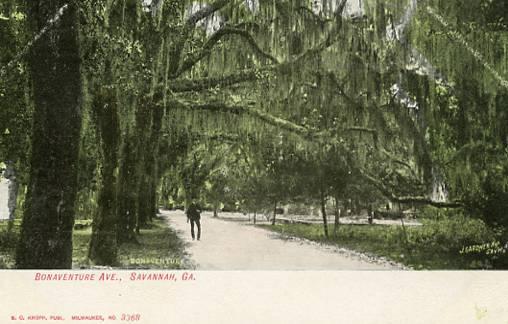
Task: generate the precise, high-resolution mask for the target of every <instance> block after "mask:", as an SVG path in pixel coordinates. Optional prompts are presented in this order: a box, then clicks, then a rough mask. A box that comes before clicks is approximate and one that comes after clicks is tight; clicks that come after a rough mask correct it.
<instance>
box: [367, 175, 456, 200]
mask: <svg viewBox="0 0 508 324" xmlns="http://www.w3.org/2000/svg"><path fill="white" fill-rule="evenodd" d="M359 173H360V175H361V176H362V177H363V178H364V179H365V180H367V181H368V182H370V183H371V184H372V185H373V186H374V187H376V188H377V189H378V190H379V191H380V192H381V193H382V194H383V195H384V196H385V197H386V198H388V199H390V200H391V201H392V202H396V203H401V204H420V205H430V206H434V207H437V208H461V207H464V205H463V203H462V202H460V201H450V202H446V201H435V200H432V199H430V198H428V197H424V196H396V195H395V194H394V193H393V192H392V191H391V190H389V189H388V188H386V186H385V185H384V184H383V183H382V182H381V181H379V180H377V179H375V178H374V177H372V176H370V175H368V174H367V173H365V172H364V171H363V170H359Z"/></svg>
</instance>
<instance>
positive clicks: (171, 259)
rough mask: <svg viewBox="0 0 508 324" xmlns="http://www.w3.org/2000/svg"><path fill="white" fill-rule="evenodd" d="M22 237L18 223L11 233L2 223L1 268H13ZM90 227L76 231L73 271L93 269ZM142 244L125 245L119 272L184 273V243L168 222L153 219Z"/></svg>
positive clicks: (143, 235) (119, 253) (142, 235)
mask: <svg viewBox="0 0 508 324" xmlns="http://www.w3.org/2000/svg"><path fill="white" fill-rule="evenodd" d="M76 224H80V225H84V226H86V225H88V224H90V221H86V220H80V221H76ZM18 233H19V222H18V223H17V224H16V225H15V227H14V229H13V230H12V231H11V232H10V233H8V232H7V223H5V224H4V223H0V268H4V269H5V268H7V269H9V268H13V267H14V253H15V248H16V241H17V238H18ZM90 236H91V227H89V226H87V227H85V228H82V229H78V230H74V233H73V257H72V261H73V268H84V269H87V268H90V267H91V264H90V262H89V260H88V257H87V255H88V244H89V242H90ZM138 240H139V243H140V244H134V243H129V244H123V245H122V246H121V247H120V248H119V250H118V261H119V263H120V265H119V268H129V269H181V268H183V267H185V264H184V259H185V252H184V248H185V247H184V243H183V242H182V241H181V240H180V239H179V238H178V237H177V235H176V233H175V232H174V231H173V230H172V229H170V228H169V227H168V226H167V225H166V222H165V220H163V219H154V221H153V223H152V224H151V225H150V227H149V228H147V229H143V230H141V234H140V235H139V237H138Z"/></svg>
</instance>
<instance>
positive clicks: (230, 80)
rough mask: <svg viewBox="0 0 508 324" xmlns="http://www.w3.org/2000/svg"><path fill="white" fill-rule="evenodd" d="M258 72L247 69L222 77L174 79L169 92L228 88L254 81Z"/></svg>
mask: <svg viewBox="0 0 508 324" xmlns="http://www.w3.org/2000/svg"><path fill="white" fill-rule="evenodd" d="M257 76H258V71H257V70H255V69H248V70H244V71H239V72H235V73H232V74H230V75H227V76H224V77H209V78H203V79H196V80H192V79H176V80H174V82H173V83H172V84H171V85H170V86H169V90H171V91H173V92H188V91H200V90H206V89H210V88H213V87H216V86H220V87H228V86H232V85H235V84H239V83H242V82H249V81H255V80H256V79H257Z"/></svg>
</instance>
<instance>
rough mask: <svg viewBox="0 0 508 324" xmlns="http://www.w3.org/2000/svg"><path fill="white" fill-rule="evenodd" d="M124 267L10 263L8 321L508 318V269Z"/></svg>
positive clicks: (153, 323)
mask: <svg viewBox="0 0 508 324" xmlns="http://www.w3.org/2000/svg"><path fill="white" fill-rule="evenodd" d="M52 272H58V273H64V272H63V271H52ZM117 273H119V275H120V276H121V277H122V278H123V281H122V282H98V281H96V282H63V281H60V282H36V281H34V280H33V277H34V274H35V271H1V272H0V300H1V301H2V302H1V307H0V323H15V322H11V321H10V316H11V315H15V314H32V315H38V314H40V315H46V316H49V315H51V314H61V315H63V316H65V317H68V318H69V319H70V316H71V315H73V314H74V315H93V314H103V315H105V316H107V315H108V314H116V315H117V316H119V314H121V313H122V312H126V313H140V314H141V316H142V318H141V321H140V322H138V323H149V324H157V323H161V324H162V323H164V324H166V323H425V324H429V323H495V324H499V323H503V324H505V323H508V272H397V271H377V272H371V271H339V272H335V271H334V272H328V271H321V272H320V271H317V272H315V271H314V272H309V271H294V272H279V271H277V272H261V271H260V272H250V271H237V272H231V271H230V272H222V271H221V272H218V271H217V272H214V271H209V272H199V271H198V272H192V273H193V274H194V275H195V276H196V277H197V280H196V281H191V282H184V281H178V282H130V281H128V277H129V273H130V271H117ZM138 273H141V272H138ZM175 273H176V274H177V275H178V276H180V275H181V274H182V273H183V272H181V271H176V272H175ZM17 323H21V322H20V321H17ZM31 323H45V322H43V321H36V322H34V321H32V322H31ZM60 323H62V322H60ZM65 323H71V321H70V320H69V321H66V322H65ZM73 323H77V322H73ZM81 323H95V322H87V321H81ZM104 323H121V322H120V321H116V322H112V321H107V320H106V321H105V322H104Z"/></svg>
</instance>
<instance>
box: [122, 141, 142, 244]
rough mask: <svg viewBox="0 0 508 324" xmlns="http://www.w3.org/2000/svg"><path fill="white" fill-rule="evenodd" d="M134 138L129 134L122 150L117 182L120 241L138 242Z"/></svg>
mask: <svg viewBox="0 0 508 324" xmlns="http://www.w3.org/2000/svg"><path fill="white" fill-rule="evenodd" d="M133 141H134V138H133V136H132V135H130V136H129V135H127V136H126V138H125V140H124V143H123V147H122V150H121V158H120V167H119V173H118V184H117V214H118V225H117V239H118V243H119V244H121V243H125V242H137V240H136V236H135V233H134V230H135V227H136V212H137V206H136V203H137V194H138V185H137V182H138V181H137V179H136V177H137V175H136V153H135V152H134V148H135V145H133V144H132V142H133Z"/></svg>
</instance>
